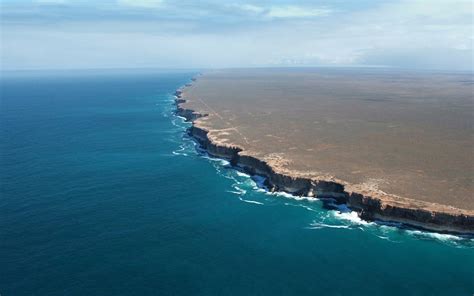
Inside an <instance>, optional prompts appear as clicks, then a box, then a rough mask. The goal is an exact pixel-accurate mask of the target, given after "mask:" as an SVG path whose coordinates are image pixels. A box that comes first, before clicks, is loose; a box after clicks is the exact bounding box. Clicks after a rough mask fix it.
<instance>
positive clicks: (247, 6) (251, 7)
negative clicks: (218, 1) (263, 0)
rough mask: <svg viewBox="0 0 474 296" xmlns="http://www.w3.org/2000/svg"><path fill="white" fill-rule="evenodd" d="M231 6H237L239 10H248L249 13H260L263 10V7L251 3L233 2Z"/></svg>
mask: <svg viewBox="0 0 474 296" xmlns="http://www.w3.org/2000/svg"><path fill="white" fill-rule="evenodd" d="M233 7H237V8H239V9H241V10H244V11H248V12H251V13H262V12H264V11H265V8H263V7H261V6H257V5H252V4H235V5H233Z"/></svg>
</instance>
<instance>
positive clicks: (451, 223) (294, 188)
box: [175, 90, 474, 234]
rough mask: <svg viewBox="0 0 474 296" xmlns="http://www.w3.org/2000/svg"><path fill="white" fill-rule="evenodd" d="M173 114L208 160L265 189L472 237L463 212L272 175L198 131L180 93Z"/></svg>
mask: <svg viewBox="0 0 474 296" xmlns="http://www.w3.org/2000/svg"><path fill="white" fill-rule="evenodd" d="M175 96H176V100H175V101H176V104H177V110H176V114H177V115H179V116H182V117H184V118H185V119H186V121H189V122H192V123H193V126H192V127H190V128H189V130H188V133H189V135H190V136H192V137H193V138H194V139H196V140H197V141H198V142H199V144H200V145H201V146H202V147H203V148H204V149H205V150H206V151H207V152H208V153H209V154H210V155H212V156H215V157H219V158H224V159H227V160H229V161H230V162H231V164H232V165H234V166H239V167H241V168H242V169H243V170H244V171H246V172H247V173H249V174H251V175H261V176H264V177H265V178H266V186H267V187H268V188H269V190H271V191H283V192H287V193H291V194H294V195H299V196H308V197H315V198H330V199H331V200H334V201H335V202H337V203H339V204H346V205H347V206H348V207H349V208H350V209H351V210H354V211H356V212H358V214H359V216H360V217H361V218H362V219H364V220H369V221H373V220H382V221H390V222H399V223H404V224H408V225H412V226H415V227H420V228H423V229H428V230H434V231H440V232H451V233H463V234H474V215H473V214H471V213H468V212H467V211H462V210H458V209H454V208H450V209H448V210H444V211H443V209H441V210H437V209H436V207H434V208H435V209H433V207H432V206H431V205H430V204H429V203H423V202H418V203H417V204H416V205H414V204H412V203H410V201H408V200H406V199H400V200H393V199H391V198H386V197H385V196H381V195H380V194H378V193H376V192H373V193H372V194H371V193H369V194H366V193H360V192H355V191H352V190H347V189H346V188H345V187H346V186H345V184H342V183H339V182H334V181H328V180H317V179H313V178H307V177H301V176H292V175H291V174H287V173H281V172H278V171H276V170H275V169H274V168H273V167H272V166H271V165H269V164H268V163H267V162H266V161H264V160H261V159H258V158H256V157H253V156H251V155H246V154H245V153H243V149H241V148H240V147H237V146H233V145H227V144H219V143H217V142H216V141H212V140H211V138H210V137H209V131H208V130H206V129H204V128H202V127H200V126H199V123H198V122H197V119H199V118H200V117H204V116H207V114H200V113H198V112H196V111H194V110H191V109H186V108H184V107H182V106H181V105H182V104H183V103H185V102H186V100H185V99H183V98H182V91H181V90H178V91H176V93H175Z"/></svg>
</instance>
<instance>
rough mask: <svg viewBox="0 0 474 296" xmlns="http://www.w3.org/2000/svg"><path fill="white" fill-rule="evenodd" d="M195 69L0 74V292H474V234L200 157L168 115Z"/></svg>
mask: <svg viewBox="0 0 474 296" xmlns="http://www.w3.org/2000/svg"><path fill="white" fill-rule="evenodd" d="M195 74H196V72H195V71H165V70H160V71H158V70H117V71H111V70H110V71H105V70H104V71H99V70H90V71H75V72H70V71H47V72H34V71H32V72H4V73H2V78H1V82H0V83H1V102H0V108H1V110H0V115H1V117H0V120H1V122H0V128H1V131H0V132H1V146H0V157H1V159H0V160H1V163H0V170H1V171H0V178H1V188H0V190H1V191H0V194H1V197H0V227H1V229H0V266H1V270H2V271H1V276H0V294H1V295H2V296H3V295H5V296H7V295H472V294H473V293H474V239H472V238H463V237H458V236H453V235H446V234H436V233H429V232H423V231H420V230H414V229H403V228H399V227H395V226H393V225H381V224H377V223H368V222H364V221H361V220H360V219H358V217H357V216H356V215H355V214H354V213H351V212H350V211H348V210H347V209H343V208H342V209H340V211H328V210H326V209H323V207H322V203H321V201H318V200H307V199H304V198H296V197H292V196H290V195H287V194H271V193H268V192H266V191H265V190H264V189H262V188H261V186H259V184H261V182H262V180H259V179H258V178H251V177H250V176H248V175H245V174H244V173H242V172H239V171H237V170H235V169H233V168H232V167H231V166H230V165H229V163H227V162H226V161H223V160H219V159H214V158H211V157H208V156H206V154H205V153H204V152H203V151H200V150H199V147H197V146H196V143H195V142H194V141H193V140H192V139H190V138H189V137H188V136H187V135H186V132H185V130H186V128H187V127H188V126H189V123H185V122H184V121H183V120H182V118H179V117H177V116H175V115H174V113H173V112H174V109H175V105H174V103H173V100H174V97H173V95H172V94H173V92H174V91H175V90H176V89H177V88H178V87H180V86H181V85H183V84H185V83H187V82H189V81H190V79H191V78H192V77H193V76H194V75H195Z"/></svg>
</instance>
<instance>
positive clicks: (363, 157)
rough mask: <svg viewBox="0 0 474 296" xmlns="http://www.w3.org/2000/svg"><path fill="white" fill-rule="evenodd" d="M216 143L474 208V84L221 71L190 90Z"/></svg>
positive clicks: (444, 76) (456, 78)
mask: <svg viewBox="0 0 474 296" xmlns="http://www.w3.org/2000/svg"><path fill="white" fill-rule="evenodd" d="M183 98H185V99H186V100H187V101H186V103H185V104H184V106H185V108H188V109H192V110H195V111H196V112H198V113H201V114H207V115H208V116H206V117H202V118H199V119H198V120H197V123H198V124H199V126H201V127H203V128H205V129H207V130H209V131H210V132H209V134H210V135H211V136H212V137H213V139H214V141H218V142H219V143H221V144H224V145H235V146H238V147H241V148H242V149H243V152H241V153H245V154H246V155H252V156H255V157H257V158H259V159H262V160H265V161H266V162H268V163H269V164H270V165H272V166H273V167H276V168H278V170H279V171H283V172H287V173H288V174H290V175H296V176H307V177H311V178H316V179H317V178H319V179H325V180H328V179H329V180H337V181H339V182H342V183H343V184H345V186H346V187H348V188H350V189H351V190H354V191H377V192H383V193H386V194H388V195H390V196H392V197H395V198H398V197H400V198H401V199H410V200H413V202H414V203H416V201H422V202H429V203H435V204H439V205H446V206H448V207H454V208H458V209H463V210H467V211H468V212H471V211H472V210H474V200H473V194H472V189H473V186H472V184H473V172H474V170H473V168H474V157H473V152H472V149H473V147H474V137H473V135H474V134H473V119H474V118H473V81H472V77H471V76H470V75H469V74H463V73H454V74H452V73H440V72H438V73H428V72H417V73H413V72H412V73H406V72H403V71H401V70H386V69H252V70H220V71H212V72H207V73H205V74H204V75H202V76H200V77H199V78H198V79H197V81H195V82H194V83H193V85H192V86H190V87H187V88H185V89H184V92H183Z"/></svg>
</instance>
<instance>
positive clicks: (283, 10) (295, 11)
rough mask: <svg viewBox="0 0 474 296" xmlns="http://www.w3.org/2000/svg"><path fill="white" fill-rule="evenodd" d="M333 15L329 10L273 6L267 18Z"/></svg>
mask: <svg viewBox="0 0 474 296" xmlns="http://www.w3.org/2000/svg"><path fill="white" fill-rule="evenodd" d="M331 13H332V10H331V9H328V8H307V7H301V6H294V5H288V6H272V7H271V8H270V9H269V11H268V13H267V14H266V16H268V17H271V18H308V17H319V16H328V15H330V14H331Z"/></svg>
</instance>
